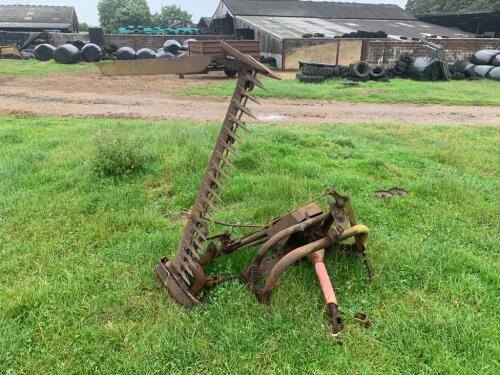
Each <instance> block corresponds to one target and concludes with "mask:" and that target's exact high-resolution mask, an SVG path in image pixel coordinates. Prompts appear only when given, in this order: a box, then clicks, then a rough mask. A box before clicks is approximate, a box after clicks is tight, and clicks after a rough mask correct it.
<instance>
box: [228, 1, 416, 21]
mask: <svg viewBox="0 0 500 375" xmlns="http://www.w3.org/2000/svg"><path fill="white" fill-rule="evenodd" d="M222 1H223V2H224V3H225V4H226V6H227V7H228V8H229V10H230V11H231V13H232V14H233V15H235V16H271V17H272V16H274V17H302V18H336V19H344V18H349V19H385V20H414V19H416V18H415V17H414V16H412V15H411V14H410V13H408V12H407V11H405V10H404V9H403V8H401V7H399V6H397V5H394V4H363V3H341V2H333V1H301V0H222Z"/></svg>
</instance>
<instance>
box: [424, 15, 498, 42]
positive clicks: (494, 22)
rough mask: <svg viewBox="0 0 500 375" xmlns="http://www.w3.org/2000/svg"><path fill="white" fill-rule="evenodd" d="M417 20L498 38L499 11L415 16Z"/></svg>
mask: <svg viewBox="0 0 500 375" xmlns="http://www.w3.org/2000/svg"><path fill="white" fill-rule="evenodd" d="M417 17H418V19H419V20H422V21H424V22H429V23H433V24H436V25H441V26H447V27H456V28H459V29H460V30H464V31H467V32H470V33H475V34H478V35H483V36H486V37H491V38H499V37H500V11H499V10H497V11H462V12H448V13H429V14H419V15H417Z"/></svg>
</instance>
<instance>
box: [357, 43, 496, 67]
mask: <svg viewBox="0 0 500 375" xmlns="http://www.w3.org/2000/svg"><path fill="white" fill-rule="evenodd" d="M431 41H432V42H434V43H437V44H440V45H442V46H443V49H444V54H445V58H446V61H447V62H449V63H453V62H455V61H457V60H460V59H467V58H469V57H471V56H472V55H473V54H474V53H475V52H477V51H478V50H480V49H485V48H492V49H500V39H431ZM366 43H367V45H366V48H365V53H364V54H365V56H363V58H364V59H365V60H366V61H368V62H369V63H370V64H377V65H390V64H392V63H394V62H395V61H396V60H398V59H399V57H400V56H401V55H402V54H404V53H408V54H410V55H414V56H425V55H426V49H425V47H424V45H423V43H422V42H415V41H404V40H401V41H399V40H389V39H384V40H368V41H367V42H366Z"/></svg>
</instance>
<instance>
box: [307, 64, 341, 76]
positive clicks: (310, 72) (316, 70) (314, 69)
mask: <svg viewBox="0 0 500 375" xmlns="http://www.w3.org/2000/svg"><path fill="white" fill-rule="evenodd" d="M302 72H303V73H304V74H305V75H306V76H311V77H325V78H330V77H333V76H334V75H335V68H333V67H329V66H314V65H304V67H303V68H302Z"/></svg>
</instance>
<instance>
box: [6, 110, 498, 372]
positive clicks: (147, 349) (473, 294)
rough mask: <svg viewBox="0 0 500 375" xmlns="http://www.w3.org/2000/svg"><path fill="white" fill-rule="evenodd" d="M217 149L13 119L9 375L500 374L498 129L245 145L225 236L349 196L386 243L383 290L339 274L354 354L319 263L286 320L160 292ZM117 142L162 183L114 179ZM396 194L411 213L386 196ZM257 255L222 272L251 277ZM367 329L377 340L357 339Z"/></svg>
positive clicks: (209, 141) (353, 269) (334, 264)
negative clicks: (98, 166)
mask: <svg viewBox="0 0 500 375" xmlns="http://www.w3.org/2000/svg"><path fill="white" fill-rule="evenodd" d="M217 130H218V125H216V124H213V125H205V124H193V123H180V122H148V121H117V120H95V119H50V118H29V117H28V118H22V117H4V118H2V119H1V125H0V257H1V262H0V285H1V288H0V327H1V331H0V332H1V334H0V372H1V373H16V374H17V373H26V374H33V373H37V374H41V373H54V374H61V373H109V374H111V373H120V374H132V373H141V374H143V373H144V374H145V373H148V374H149V373H158V374H190V373H194V374H346V373H348V374H381V373H383V374H387V373H391V374H437V373H440V374H497V373H498V362H497V360H498V353H499V349H500V348H499V339H500V335H499V332H500V330H499V324H498V294H497V292H498V287H499V275H500V272H499V271H500V270H499V266H498V244H499V240H500V238H499V233H500V231H499V229H500V223H499V220H498V218H499V214H500V212H499V211H500V210H499V204H498V194H499V190H500V181H499V165H500V154H499V152H498V150H499V149H500V130H499V129H498V128H486V127H481V128H479V127H477V128H473V127H457V126H454V127H444V126H443V127H417V126H397V125H393V126H391V125H387V126H382V125H360V126H335V125H324V126H307V127H305V126H304V127H301V126H293V127H291V126H290V127H287V126H283V125H280V126H256V127H255V132H254V133H252V134H249V135H247V134H244V135H243V136H244V138H245V139H246V140H247V143H245V144H244V145H243V146H242V147H241V153H242V158H241V159H239V161H238V162H237V167H238V168H237V169H236V170H235V171H234V172H233V176H234V177H233V178H232V180H231V181H230V182H229V183H228V184H227V191H226V192H224V194H223V196H224V199H225V201H226V206H225V207H224V210H221V211H220V212H219V213H217V214H215V217H216V218H217V219H220V220H227V221H233V222H252V223H260V222H264V221H267V220H268V219H269V218H272V217H275V216H276V215H278V214H280V213H282V212H284V211H288V210H289V209H291V208H292V207H294V206H297V205H299V204H300V203H302V202H305V201H307V200H309V198H311V197H313V196H316V195H317V194H318V193H320V192H321V191H322V190H323V189H324V188H325V187H326V186H334V187H336V188H338V189H339V190H340V191H341V192H343V193H346V194H350V195H351V196H352V199H353V204H354V208H355V211H356V214H357V216H358V220H359V221H360V222H362V223H364V224H366V225H368V226H369V227H370V229H371V234H370V238H369V242H368V246H369V251H370V254H371V260H372V263H373V267H374V270H375V279H374V280H373V282H372V284H368V283H367V281H366V279H365V274H364V270H363V267H362V264H361V262H360V261H359V260H358V259H355V258H354V259H353V258H349V257H346V256H344V255H335V256H329V257H328V261H327V267H328V268H329V269H330V272H331V276H332V279H333V282H334V285H335V286H336V291H337V294H338V298H339V301H340V305H341V313H342V315H343V317H344V320H345V323H346V329H345V331H344V332H343V334H342V341H341V342H340V343H339V342H336V341H335V340H333V339H332V338H331V337H330V336H329V334H328V331H327V324H328V319H327V316H326V311H325V309H324V306H323V301H322V297H321V292H320V290H319V288H318V285H317V281H316V280H315V276H314V271H313V270H312V269H311V267H310V266H309V265H308V264H306V263H304V264H299V265H297V266H296V267H293V268H292V269H290V270H288V271H287V272H286V274H285V276H284V278H283V279H282V282H281V284H280V286H279V288H278V289H277V290H276V293H275V295H274V297H273V304H272V305H271V306H262V305H259V304H258V303H257V302H256V300H255V298H254V296H253V295H252V294H251V292H250V291H249V290H248V289H247V288H246V287H244V286H242V285H239V284H238V283H233V284H226V285H223V286H221V287H220V288H218V289H216V290H215V291H214V292H213V293H212V294H211V296H210V297H209V300H208V302H207V303H206V304H205V305H204V306H202V307H200V308H197V309H194V310H186V309H184V308H182V307H180V306H178V305H176V304H175V303H174V302H172V300H171V299H169V298H168V297H167V296H166V295H165V293H164V291H163V289H162V287H161V286H160V285H159V283H158V281H157V280H156V279H155V277H154V275H153V269H154V266H155V265H156V263H157V262H158V260H159V259H160V258H161V257H162V256H165V255H167V256H171V255H172V254H174V252H175V249H176V247H177V244H178V241H179V239H180V236H181V233H182V226H183V222H182V219H181V214H182V213H183V212H184V211H186V210H187V209H189V207H190V204H191V203H192V202H193V200H194V198H195V195H196V192H197V189H198V184H199V182H200V178H201V176H202V174H203V172H204V168H205V166H206V163H207V160H208V158H209V155H210V152H211V149H212V146H213V142H214V139H215V137H216V134H217ZM103 131H104V132H105V133H106V134H108V136H110V137H114V136H116V137H122V136H126V137H127V139H130V140H131V141H134V140H135V144H137V145H143V146H142V150H141V153H142V154H143V155H147V159H145V160H147V163H146V164H145V165H144V168H142V170H140V171H136V172H135V173H131V174H126V175H125V176H123V177H120V176H114V177H109V178H103V177H98V176H96V175H95V173H93V165H94V163H95V162H96V160H97V161H99V159H98V158H97V159H96V157H95V156H96V155H95V153H96V144H98V140H99V139H100V138H101V137H102V134H103ZM394 186H399V187H403V188H405V189H407V190H409V191H410V192H411V194H410V196H408V197H400V198H394V199H388V200H380V199H376V198H375V197H374V196H373V192H374V191H376V190H378V189H383V188H391V187H394ZM217 229H218V230H222V229H221V228H217ZM214 230H215V229H214ZM255 251H256V249H252V250H250V251H248V252H247V253H243V254H240V255H236V256H232V257H228V258H226V259H224V260H222V261H220V262H217V263H216V264H214V265H213V266H212V267H211V269H210V270H211V271H212V272H224V273H235V272H238V271H240V270H241V269H242V268H243V267H244V266H245V265H247V264H248V262H249V261H250V259H251V258H252V254H253V253H254V252H255ZM359 310H364V311H366V312H368V313H369V314H370V317H371V319H372V321H373V326H372V327H371V328H370V329H364V328H362V327H361V326H359V325H357V324H356V323H355V322H354V321H353V315H354V313H355V312H357V311H359Z"/></svg>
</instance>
